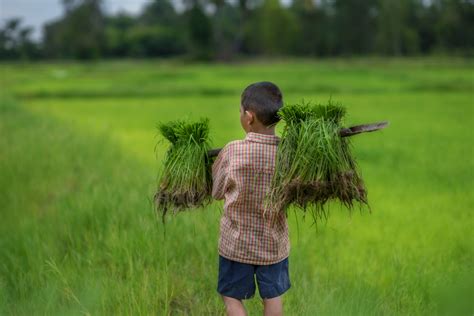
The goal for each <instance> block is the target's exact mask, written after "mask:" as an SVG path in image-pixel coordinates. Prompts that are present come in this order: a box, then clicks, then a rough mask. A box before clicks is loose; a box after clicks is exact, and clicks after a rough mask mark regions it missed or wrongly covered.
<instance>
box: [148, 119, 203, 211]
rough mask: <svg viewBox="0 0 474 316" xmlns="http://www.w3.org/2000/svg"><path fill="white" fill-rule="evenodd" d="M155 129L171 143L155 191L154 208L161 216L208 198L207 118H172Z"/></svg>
mask: <svg viewBox="0 0 474 316" xmlns="http://www.w3.org/2000/svg"><path fill="white" fill-rule="evenodd" d="M158 129H159V131H160V133H161V134H162V135H163V136H164V138H165V139H167V140H168V141H169V142H170V143H171V146H170V147H169V149H168V151H167V153H166V157H165V160H164V165H163V171H162V173H161V175H160V177H159V188H158V192H157V193H156V194H155V204H156V208H157V210H158V211H159V212H161V213H162V215H163V219H164V216H165V215H166V213H167V212H168V211H169V210H172V211H174V212H177V211H181V210H184V209H187V208H195V207H200V206H204V205H205V204H207V203H209V202H210V201H211V190H212V177H211V171H210V161H209V158H208V156H207V152H208V150H209V149H210V145H209V120H208V119H201V120H199V121H197V122H186V121H183V120H178V121H172V122H169V123H164V124H160V125H159V126H158Z"/></svg>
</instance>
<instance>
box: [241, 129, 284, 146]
mask: <svg viewBox="0 0 474 316" xmlns="http://www.w3.org/2000/svg"><path fill="white" fill-rule="evenodd" d="M245 140H247V141H250V142H255V143H263V144H271V145H277V144H278V142H279V141H280V138H279V137H278V136H276V135H265V134H259V133H254V132H248V133H247V136H245Z"/></svg>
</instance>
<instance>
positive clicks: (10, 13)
mask: <svg viewBox="0 0 474 316" xmlns="http://www.w3.org/2000/svg"><path fill="white" fill-rule="evenodd" d="M148 1H150V0H105V1H104V4H105V9H106V10H107V12H111V13H115V12H117V11H121V10H123V11H127V12H129V13H132V14H133V13H138V12H139V11H140V9H141V8H142V6H143V5H144V4H145V3H146V2H148ZM62 12H63V11H62V5H61V0H0V22H1V24H2V25H3V23H4V22H5V20H7V19H9V18H13V17H20V18H22V22H23V23H22V24H23V25H24V26H32V27H33V28H34V30H35V31H34V38H36V39H38V38H39V37H40V36H41V29H42V26H43V24H44V23H45V22H47V21H50V20H53V19H54V18H57V17H59V16H61V14H62Z"/></svg>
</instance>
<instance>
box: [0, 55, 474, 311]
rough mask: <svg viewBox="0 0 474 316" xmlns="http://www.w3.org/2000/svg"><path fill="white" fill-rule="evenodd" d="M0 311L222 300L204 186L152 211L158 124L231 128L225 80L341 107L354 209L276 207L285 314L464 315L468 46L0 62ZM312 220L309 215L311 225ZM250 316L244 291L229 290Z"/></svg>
mask: <svg viewBox="0 0 474 316" xmlns="http://www.w3.org/2000/svg"><path fill="white" fill-rule="evenodd" d="M0 69H1V77H0V89H1V94H0V136H1V137H0V187H1V190H0V205H1V206H0V216H1V220H0V314H2V315H37V314H38V315H80V314H87V315H122V314H137V315H150V314H154V315H224V313H225V311H224V305H223V303H222V301H221V299H220V297H219V295H218V294H217V292H216V284H217V267H218V254H217V240H218V234H219V226H218V225H219V219H220V215H221V210H222V206H223V205H222V202H214V203H213V204H211V205H210V206H208V207H206V208H204V209H198V210H194V211H191V212H187V213H180V214H178V215H177V216H170V217H168V219H167V221H166V225H163V223H162V222H161V218H160V217H159V216H158V215H157V214H156V213H155V212H154V209H153V205H152V198H153V194H154V192H155V190H156V186H157V179H158V174H159V171H160V168H161V163H162V159H163V157H164V154H165V152H166V149H167V147H166V143H162V145H159V146H157V149H156V151H155V144H156V142H157V141H158V140H159V138H157V134H158V133H157V129H156V126H157V124H158V123H159V122H166V121H169V120H176V119H182V118H190V119H193V120H194V119H198V118H202V117H207V118H209V120H210V121H209V124H210V136H211V139H212V144H213V146H215V147H221V146H222V145H224V144H225V143H227V142H229V141H231V140H235V139H241V138H243V137H244V132H243V130H242V129H241V127H240V123H239V101H240V93H241V91H242V90H243V89H244V88H245V87H246V86H247V85H248V84H249V83H252V82H255V81H262V80H269V81H273V82H275V83H276V84H278V85H279V86H280V88H281V89H282V91H283V94H284V99H285V101H286V102H287V103H295V102H300V101H301V100H302V99H304V100H305V101H314V102H321V103H323V102H326V101H327V100H328V99H329V98H332V100H334V101H337V102H340V103H342V104H343V105H344V106H345V107H346V108H347V118H346V123H347V125H355V124H361V123H371V122H376V121H381V120H389V121H390V126H389V127H388V128H387V129H385V130H383V131H380V132H376V133H370V134H364V135H359V136H355V137H354V138H353V139H352V142H353V153H354V155H355V157H356V158H357V160H358V163H359V167H360V170H361V172H362V176H363V178H364V180H365V184H366V187H367V190H368V200H369V203H370V205H371V210H372V212H371V213H369V212H368V211H367V210H365V211H362V212H359V211H355V212H353V213H352V215H351V216H349V214H348V212H347V211H346V210H345V209H344V208H342V207H340V206H339V205H338V204H332V205H330V217H329V219H328V221H327V222H322V223H318V225H317V227H316V226H315V225H313V221H312V219H311V218H308V217H307V218H303V216H302V214H301V213H300V212H298V211H293V210H290V212H289V224H290V233H291V236H290V238H291V245H292V248H291V255H290V259H289V262H290V278H291V282H292V287H291V289H290V290H289V291H288V292H287V294H285V295H284V309H285V313H286V315H473V313H474V305H473V301H474V269H473V268H474V267H473V264H474V229H473V228H474V227H473V226H474V225H473V223H474V221H473V210H474V191H473V187H474V186H473V184H474V183H473V182H474V178H473V170H474V155H473V148H474V147H473V146H474V133H473V131H472V126H473V125H474V94H473V88H474V76H473V73H474V62H473V61H472V60H464V59H456V58H451V59H438V58H428V59H408V60H403V59H334V60H324V61H318V60H274V61H249V62H244V63H239V64H231V65H222V64H214V65H206V64H185V63H180V62H178V61H159V60H157V61H110V62H95V63H59V62H57V63H53V62H51V63H38V64H22V63H18V64H5V63H4V64H1V65H0ZM316 228H317V229H316ZM245 306H246V308H247V310H248V312H249V315H258V314H261V310H262V304H261V301H260V300H259V299H258V294H257V296H256V298H255V299H253V300H250V301H246V302H245Z"/></svg>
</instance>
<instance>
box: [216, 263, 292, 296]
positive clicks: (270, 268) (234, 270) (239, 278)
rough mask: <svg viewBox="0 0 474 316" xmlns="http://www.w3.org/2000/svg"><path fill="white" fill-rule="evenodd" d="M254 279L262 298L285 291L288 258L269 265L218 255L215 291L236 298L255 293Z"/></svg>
mask: <svg viewBox="0 0 474 316" xmlns="http://www.w3.org/2000/svg"><path fill="white" fill-rule="evenodd" d="M255 279H256V281H257V285H258V292H259V293H260V297H261V298H263V299H267V298H274V297H277V296H280V295H282V294H283V293H285V292H286V291H287V290H288V289H289V288H290V286H291V284H290V277H289V273H288V258H286V259H283V260H282V261H280V262H278V263H275V264H271V265H265V266H260V265H253V264H247V263H241V262H236V261H232V260H229V259H227V258H224V257H222V256H219V281H218V283H217V292H219V293H220V294H221V295H224V296H228V297H233V298H235V299H238V300H243V299H247V298H251V297H253V296H254V295H255Z"/></svg>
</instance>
